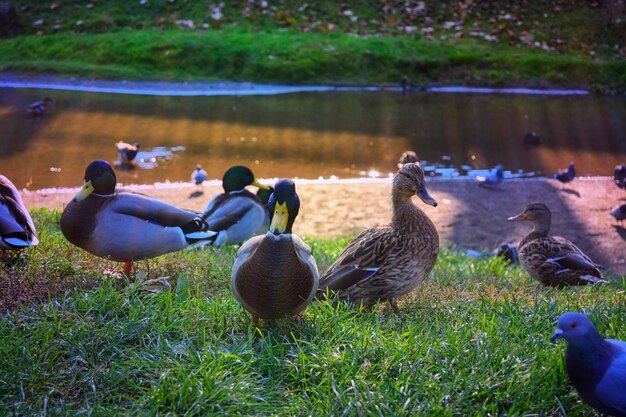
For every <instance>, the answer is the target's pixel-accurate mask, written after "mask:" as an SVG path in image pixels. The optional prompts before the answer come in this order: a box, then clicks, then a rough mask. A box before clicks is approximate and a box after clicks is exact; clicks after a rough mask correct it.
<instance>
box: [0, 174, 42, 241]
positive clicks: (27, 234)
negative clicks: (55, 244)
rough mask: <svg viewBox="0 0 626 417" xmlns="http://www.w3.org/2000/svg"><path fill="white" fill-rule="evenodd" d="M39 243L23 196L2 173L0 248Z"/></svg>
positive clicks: (0, 180)
mask: <svg viewBox="0 0 626 417" xmlns="http://www.w3.org/2000/svg"><path fill="white" fill-rule="evenodd" d="M38 243H39V240H38V239H37V232H36V231H35V225H34V224H33V219H31V217H30V214H29V213H28V210H27V209H26V207H25V206H24V202H23V201H22V196H20V193H19V192H18V191H17V188H15V185H13V183H12V182H11V181H10V180H9V179H8V178H7V177H5V176H4V175H0V248H3V249H23V248H27V247H29V246H35V245H37V244H38Z"/></svg>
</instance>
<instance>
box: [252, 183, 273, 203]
mask: <svg viewBox="0 0 626 417" xmlns="http://www.w3.org/2000/svg"><path fill="white" fill-rule="evenodd" d="M273 192H274V187H267V188H259V189H258V190H257V192H256V196H257V197H259V200H261V203H263V205H267V203H268V202H269V201H270V196H271V195H272V193H273Z"/></svg>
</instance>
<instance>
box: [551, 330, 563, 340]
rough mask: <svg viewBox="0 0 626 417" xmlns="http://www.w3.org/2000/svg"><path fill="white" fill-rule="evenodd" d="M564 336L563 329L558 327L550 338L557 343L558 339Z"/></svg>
mask: <svg viewBox="0 0 626 417" xmlns="http://www.w3.org/2000/svg"><path fill="white" fill-rule="evenodd" d="M562 338H563V330H561V329H556V330H555V331H554V333H553V334H552V337H551V338H550V341H551V342H552V343H555V342H556V341H557V340H558V339H562Z"/></svg>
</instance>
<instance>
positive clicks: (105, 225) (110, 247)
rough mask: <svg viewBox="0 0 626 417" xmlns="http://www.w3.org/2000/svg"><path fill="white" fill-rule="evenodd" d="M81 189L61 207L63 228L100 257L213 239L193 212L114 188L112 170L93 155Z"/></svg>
mask: <svg viewBox="0 0 626 417" xmlns="http://www.w3.org/2000/svg"><path fill="white" fill-rule="evenodd" d="M84 179H85V182H84V185H83V187H82V189H81V190H80V192H79V193H78V194H77V195H76V196H75V197H74V198H73V199H72V201H70V202H69V204H68V205H67V206H66V207H65V210H64V211H63V214H62V216H61V231H62V232H63V235H64V236H65V237H66V239H67V240H69V241H70V242H71V243H73V244H74V245H76V246H78V247H80V248H82V249H84V250H86V251H87V252H89V253H91V254H93V255H96V256H100V257H102V258H107V259H111V260H114V261H119V262H125V265H124V272H126V273H130V270H131V268H132V262H133V261H139V260H142V259H147V258H154V257H156V256H159V255H163V254H164V253H168V252H175V251H178V250H181V249H185V248H191V247H196V246H202V245H206V244H209V243H211V242H213V240H214V239H215V236H216V233H215V232H212V231H209V230H208V226H207V224H206V222H204V221H203V220H201V219H200V218H198V217H196V214H195V213H192V212H189V211H187V210H183V209H180V208H178V207H174V206H172V205H170V204H167V203H164V202H162V201H159V200H156V199H154V198H150V197H147V196H144V195H141V194H135V193H130V192H116V191H115V185H116V182H117V179H116V177H115V172H113V169H112V168H111V165H110V164H109V163H108V162H107V161H103V160H95V161H93V162H91V163H90V164H89V165H88V166H87V169H86V170H85V178H84Z"/></svg>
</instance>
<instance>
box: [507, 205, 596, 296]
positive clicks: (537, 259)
mask: <svg viewBox="0 0 626 417" xmlns="http://www.w3.org/2000/svg"><path fill="white" fill-rule="evenodd" d="M507 220H508V221H510V222H521V221H525V220H527V221H530V222H532V223H533V225H534V228H533V230H532V231H531V232H530V233H529V234H528V235H527V236H526V237H525V238H524V239H522V241H521V242H520V243H519V253H518V255H519V260H520V263H521V264H522V266H523V267H524V269H525V270H526V271H527V272H528V274H530V276H532V277H533V278H535V279H536V280H537V281H539V282H541V284H542V285H543V286H546V287H563V286H565V285H586V284H596V283H604V282H607V281H606V280H605V279H604V276H603V275H602V272H601V271H600V266H599V265H597V264H595V263H594V262H593V261H592V260H591V259H590V258H589V257H588V256H587V255H585V254H584V253H583V252H582V251H581V250H580V249H578V247H576V245H574V244H573V243H572V242H570V241H569V240H567V239H565V238H563V237H560V236H549V233H550V224H551V221H552V214H551V213H550V209H549V208H548V206H546V205H545V204H543V203H532V204H529V205H528V206H527V207H526V209H525V210H524V212H523V213H521V214H518V215H517V216H513V217H509V218H508V219H507Z"/></svg>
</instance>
